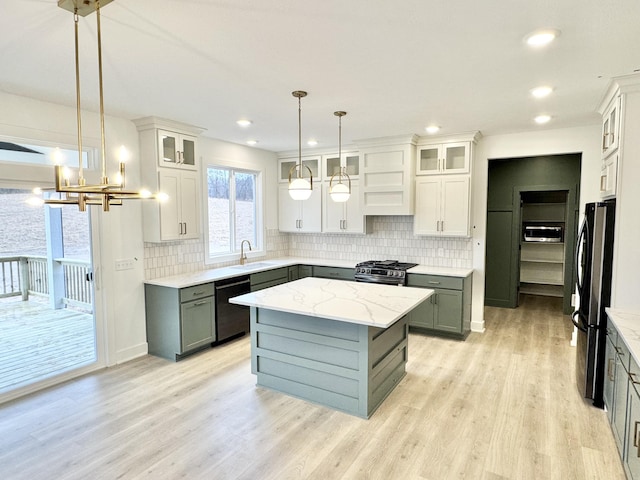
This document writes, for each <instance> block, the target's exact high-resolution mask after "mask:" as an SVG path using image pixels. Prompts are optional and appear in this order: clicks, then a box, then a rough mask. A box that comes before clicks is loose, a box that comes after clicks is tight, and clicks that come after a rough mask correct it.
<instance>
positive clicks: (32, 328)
mask: <svg viewBox="0 0 640 480" xmlns="http://www.w3.org/2000/svg"><path fill="white" fill-rule="evenodd" d="M94 328H95V327H94V321H93V316H92V315H90V314H87V313H83V312H80V311H77V310H73V309H69V308H65V309H60V310H53V309H51V308H49V307H48V305H47V304H46V303H43V302H42V301H26V302H23V301H21V300H20V299H19V298H17V297H15V298H7V299H0V393H2V392H6V391H9V390H12V389H14V388H17V387H20V386H23V385H27V384H30V383H34V382H36V381H39V380H43V379H45V378H47V377H51V376H53V375H57V374H60V373H63V372H66V371H69V370H72V369H74V368H78V367H80V366H83V365H87V364H90V363H92V362H94V361H95V359H96V350H95V334H94Z"/></svg>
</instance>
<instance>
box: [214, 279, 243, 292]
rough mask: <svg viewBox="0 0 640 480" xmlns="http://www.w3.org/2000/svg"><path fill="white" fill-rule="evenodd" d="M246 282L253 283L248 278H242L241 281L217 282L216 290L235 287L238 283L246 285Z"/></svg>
mask: <svg viewBox="0 0 640 480" xmlns="http://www.w3.org/2000/svg"><path fill="white" fill-rule="evenodd" d="M246 284H248V285H251V281H250V280H249V279H248V278H247V279H246V280H240V281H237V282H233V283H224V284H222V285H218V283H216V286H215V288H216V291H218V290H221V289H223V288H230V287H235V286H237V285H246Z"/></svg>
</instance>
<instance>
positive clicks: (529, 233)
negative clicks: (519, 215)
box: [524, 224, 564, 243]
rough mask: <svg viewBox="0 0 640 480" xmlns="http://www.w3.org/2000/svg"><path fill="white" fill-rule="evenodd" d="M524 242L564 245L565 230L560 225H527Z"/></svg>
mask: <svg viewBox="0 0 640 480" xmlns="http://www.w3.org/2000/svg"><path fill="white" fill-rule="evenodd" d="M524 241H525V242H549V243H562V242H563V241H564V228H563V227H562V226H560V225H539V224H538V225H525V226H524Z"/></svg>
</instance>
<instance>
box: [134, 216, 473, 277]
mask: <svg viewBox="0 0 640 480" xmlns="http://www.w3.org/2000/svg"><path fill="white" fill-rule="evenodd" d="M370 221H372V222H373V231H372V233H370V234H367V235H333V234H315V233H292V234H288V233H280V232H279V231H278V230H277V229H272V230H268V231H267V236H266V245H267V258H278V257H284V256H291V257H303V258H304V257H310V258H326V259H336V260H346V261H354V262H360V261H364V260H386V259H389V260H399V261H401V262H414V263H420V264H422V265H428V266H437V267H453V268H471V267H472V260H473V258H472V240H471V239H470V238H454V237H443V238H440V237H422V236H415V235H413V217H412V216H375V217H372V218H371V219H370ZM204 255H205V249H204V243H203V242H202V241H201V240H187V241H181V242H167V243H162V244H158V243H145V244H144V257H145V258H144V269H145V278H146V279H147V280H151V279H154V278H158V277H165V276H169V275H178V274H183V273H190V272H196V271H198V270H203V269H205V268H215V267H224V266H227V265H233V264H236V263H237V261H234V262H224V263H220V264H215V265H205V264H204Z"/></svg>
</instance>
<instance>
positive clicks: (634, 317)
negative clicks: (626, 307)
mask: <svg viewBox="0 0 640 480" xmlns="http://www.w3.org/2000/svg"><path fill="white" fill-rule="evenodd" d="M605 311H606V312H607V316H608V317H609V319H610V320H611V321H612V322H613V324H614V325H615V326H616V329H617V330H618V332H619V333H620V336H621V337H622V338H623V340H624V343H625V344H626V345H627V347H629V351H630V352H631V356H632V357H633V359H634V360H635V361H636V363H637V364H639V365H640V313H633V312H623V311H622V310H618V309H615V308H606V309H605Z"/></svg>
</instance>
